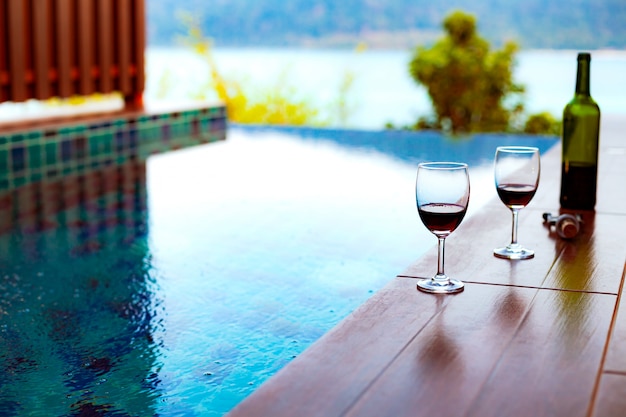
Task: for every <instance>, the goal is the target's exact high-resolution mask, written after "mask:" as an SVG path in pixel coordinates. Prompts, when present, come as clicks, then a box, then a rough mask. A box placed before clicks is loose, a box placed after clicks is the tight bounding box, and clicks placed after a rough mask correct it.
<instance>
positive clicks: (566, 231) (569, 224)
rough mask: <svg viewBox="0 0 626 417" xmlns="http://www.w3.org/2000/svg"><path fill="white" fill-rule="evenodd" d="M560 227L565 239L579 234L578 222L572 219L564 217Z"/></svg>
mask: <svg viewBox="0 0 626 417" xmlns="http://www.w3.org/2000/svg"><path fill="white" fill-rule="evenodd" d="M558 227H559V230H558V232H559V235H561V237H563V238H565V239H571V238H573V237H575V236H576V235H577V234H578V229H579V226H578V223H577V222H576V221H574V220H571V219H564V220H563V221H562V222H561V224H560V225H559V226H558Z"/></svg>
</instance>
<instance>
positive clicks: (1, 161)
mask: <svg viewBox="0 0 626 417" xmlns="http://www.w3.org/2000/svg"><path fill="white" fill-rule="evenodd" d="M8 170H9V151H8V150H6V149H0V176H2V175H5V174H6V173H7V171H8Z"/></svg>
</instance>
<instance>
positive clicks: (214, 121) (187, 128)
mask: <svg viewBox="0 0 626 417" xmlns="http://www.w3.org/2000/svg"><path fill="white" fill-rule="evenodd" d="M225 137H226V111H225V108H224V107H222V106H216V107H205V108H197V109H191V110H184V111H178V112H166V113H161V114H146V115H141V116H138V117H126V118H125V117H119V118H116V119H111V120H107V121H105V122H102V121H99V122H91V123H89V122H86V123H83V124H76V125H71V126H63V127H59V128H56V129H38V130H32V131H23V132H19V133H11V134H3V133H2V132H1V131H0V191H1V190H8V189H14V188H17V187H21V186H23V185H26V184H29V183H32V182H37V181H41V180H50V179H54V178H59V177H62V176H65V175H70V174H77V173H81V172H84V171H85V170H88V169H95V168H99V167H104V166H109V165H112V164H121V163H123V162H125V161H127V160H130V159H136V158H139V159H145V158H147V157H148V156H149V155H151V154H155V153H159V152H164V151H167V150H172V149H180V148H185V147H188V146H193V145H198V144H202V143H209V142H214V141H217V140H223V139H225Z"/></svg>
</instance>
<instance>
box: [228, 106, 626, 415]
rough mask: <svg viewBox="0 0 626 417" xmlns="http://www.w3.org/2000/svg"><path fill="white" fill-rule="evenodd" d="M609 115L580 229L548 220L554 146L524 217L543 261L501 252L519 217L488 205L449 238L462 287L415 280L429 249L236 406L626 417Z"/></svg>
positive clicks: (614, 130) (624, 317) (524, 228)
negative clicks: (570, 234) (444, 291)
mask: <svg viewBox="0 0 626 417" xmlns="http://www.w3.org/2000/svg"><path fill="white" fill-rule="evenodd" d="M602 123H603V124H602V133H601V135H602V136H601V154H600V169H599V172H600V179H599V184H598V204H597V206H596V211H595V212H586V213H583V216H584V225H583V230H582V233H581V234H580V235H579V236H577V237H576V238H575V239H573V240H571V241H564V240H562V239H560V238H558V237H556V236H555V235H554V234H553V233H550V232H549V230H548V229H547V228H546V227H545V226H544V225H543V224H542V217H541V215H542V213H543V212H545V211H550V212H553V213H556V212H558V210H559V204H558V189H559V181H560V147H559V146H557V147H556V148H554V149H552V150H550V151H549V152H548V153H547V154H546V155H545V156H544V157H543V158H542V177H541V183H540V187H539V190H538V192H537V195H536V197H535V199H534V200H533V201H532V202H531V204H530V206H529V207H527V208H525V209H524V210H522V211H521V213H520V225H519V227H520V229H519V231H520V232H519V241H520V242H521V243H523V244H524V245H526V246H528V247H531V248H533V249H535V250H536V256H535V258H534V259H531V260H524V261H507V260H502V259H498V258H495V257H494V256H493V255H492V251H493V248H494V247H495V246H500V245H504V244H506V243H508V240H509V238H510V222H511V216H510V212H509V211H508V209H506V208H505V207H504V206H503V205H502V203H500V202H499V201H491V202H489V203H488V205H487V207H486V209H485V210H483V211H482V212H481V213H478V214H476V215H474V216H473V217H471V218H470V219H467V220H466V221H465V222H464V224H462V225H461V227H459V229H458V230H457V231H456V232H455V233H454V234H452V235H451V236H450V237H449V238H448V240H447V242H446V272H447V273H448V274H449V275H451V276H454V277H456V278H460V279H462V280H463V281H465V282H466V289H465V291H464V292H462V293H460V294H456V295H432V294H425V293H422V292H419V291H417V290H416V287H415V284H416V282H417V279H418V278H420V277H424V276H430V275H431V274H433V273H434V272H435V268H436V249H435V248H434V247H433V249H432V250H430V251H429V252H428V253H427V254H426V255H424V256H423V257H422V258H420V259H418V260H417V261H416V262H415V263H414V264H412V265H410V266H409V267H408V268H407V269H406V270H405V271H403V272H402V273H401V274H400V275H399V276H398V277H396V278H395V279H394V280H392V281H391V282H390V283H389V284H388V285H387V286H386V287H385V288H384V289H382V290H380V291H379V292H378V293H377V294H375V295H374V296H373V297H372V298H371V299H370V300H369V301H368V302H367V303H365V304H364V305H363V306H361V307H360V308H359V309H357V310H356V311H355V312H354V313H353V314H352V315H350V316H349V317H348V318H347V319H346V320H344V321H343V322H341V323H340V324H339V325H338V326H336V327H335V328H334V329H333V330H331V331H330V332H329V333H328V334H326V335H325V336H324V337H322V338H321V339H320V340H319V341H318V342H316V343H315V344H314V345H313V346H311V347H310V348H309V349H308V350H306V351H305V352H304V353H303V354H302V355H300V356H299V357H298V358H296V359H294V360H293V361H292V362H291V363H290V364H289V365H287V366H286V367H285V368H284V369H283V370H282V371H280V372H279V373H278V374H277V375H276V376H275V377H273V378H272V379H270V380H269V381H268V382H266V383H265V384H263V385H262V386H261V387H260V388H259V389H258V390H257V391H256V392H254V393H253V394H252V395H251V396H250V397H249V398H247V399H246V400H245V401H243V402H242V403H241V404H239V405H238V406H237V407H236V408H235V409H234V410H232V411H231V413H230V414H229V415H230V416H231V417H238V416H246V417H249V416H272V417H279V416H289V417H291V416H325V417H330V416H350V417H357V416H377V417H381V416H390V417H392V416H393V417H399V416H461V415H462V416H481V417H482V416H567V417H571V416H593V417H604V416H623V415H625V416H626V395H625V393H626V300H624V299H623V298H622V296H621V295H622V289H623V283H624V271H625V265H626V264H625V261H626V243H624V242H625V238H624V235H625V232H626V186H624V183H625V182H626V138H625V137H624V136H626V122H625V121H622V120H620V119H619V118H610V117H608V118H607V117H605V118H604V119H603V122H602ZM622 132H624V133H622Z"/></svg>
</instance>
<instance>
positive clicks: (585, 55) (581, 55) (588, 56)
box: [578, 52, 591, 61]
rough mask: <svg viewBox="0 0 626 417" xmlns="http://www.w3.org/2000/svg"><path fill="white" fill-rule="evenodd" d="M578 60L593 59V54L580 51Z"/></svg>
mask: <svg viewBox="0 0 626 417" xmlns="http://www.w3.org/2000/svg"><path fill="white" fill-rule="evenodd" d="M578 60H579V61H591V54H590V53H589V52H579V53H578Z"/></svg>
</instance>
